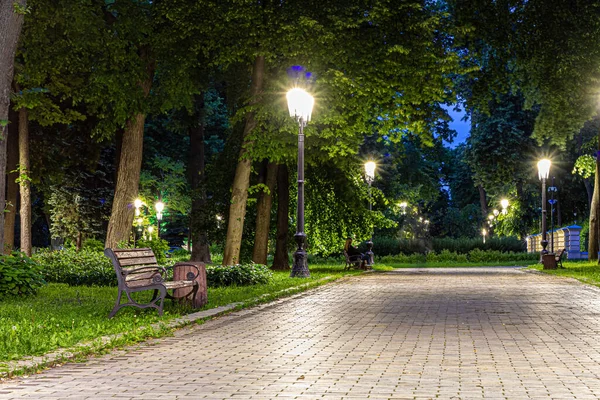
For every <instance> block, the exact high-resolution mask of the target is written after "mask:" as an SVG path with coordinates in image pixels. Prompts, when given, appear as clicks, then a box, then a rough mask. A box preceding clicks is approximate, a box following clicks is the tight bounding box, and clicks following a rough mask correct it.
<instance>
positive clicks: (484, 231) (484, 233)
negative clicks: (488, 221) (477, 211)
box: [481, 229, 487, 244]
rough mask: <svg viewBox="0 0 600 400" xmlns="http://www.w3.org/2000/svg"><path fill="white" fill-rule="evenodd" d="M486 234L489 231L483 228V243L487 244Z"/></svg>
mask: <svg viewBox="0 0 600 400" xmlns="http://www.w3.org/2000/svg"><path fill="white" fill-rule="evenodd" d="M485 235H487V231H486V230H485V229H482V230H481V236H483V243H484V244H485Z"/></svg>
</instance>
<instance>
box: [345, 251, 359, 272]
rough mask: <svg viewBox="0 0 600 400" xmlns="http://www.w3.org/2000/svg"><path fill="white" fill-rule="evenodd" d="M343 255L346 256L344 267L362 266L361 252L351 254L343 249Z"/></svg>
mask: <svg viewBox="0 0 600 400" xmlns="http://www.w3.org/2000/svg"><path fill="white" fill-rule="evenodd" d="M344 257H346V266H345V267H344V269H350V268H362V264H363V260H362V255H361V254H355V255H352V256H351V255H349V254H348V252H347V251H346V250H344Z"/></svg>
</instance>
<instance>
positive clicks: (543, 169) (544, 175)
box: [537, 158, 552, 256]
mask: <svg viewBox="0 0 600 400" xmlns="http://www.w3.org/2000/svg"><path fill="white" fill-rule="evenodd" d="M551 165H552V163H551V162H550V160H548V159H546V158H545V159H543V160H540V161H539V162H538V164H537V167H538V176H539V178H540V180H541V181H542V242H541V244H542V251H541V254H542V256H543V255H544V254H548V250H546V247H547V246H548V239H547V236H546V179H548V175H550V166H551Z"/></svg>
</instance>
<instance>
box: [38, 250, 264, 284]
mask: <svg viewBox="0 0 600 400" xmlns="http://www.w3.org/2000/svg"><path fill="white" fill-rule="evenodd" d="M179 253H183V252H179ZM181 255H182V254H177V256H181ZM34 258H35V261H36V262H37V263H38V264H39V266H40V269H41V271H43V276H44V278H45V280H46V281H47V282H56V283H67V284H69V285H71V286H77V285H84V286H116V285H117V277H116V276H115V270H114V269H113V266H112V264H111V262H110V260H109V259H108V258H107V257H106V256H105V255H104V254H103V252H101V251H94V250H88V249H82V250H80V251H75V250H74V249H65V250H61V251H50V250H42V251H40V252H38V253H36V254H35V255H34ZM188 259H189V257H188ZM165 260H166V259H165ZM174 262H175V259H171V260H167V262H166V263H161V264H162V265H165V264H167V265H170V264H173V263H174ZM159 263H160V262H159ZM206 275H207V277H206V278H207V281H208V285H209V286H229V285H254V284H257V283H268V282H269V281H270V280H271V277H272V275H273V274H272V272H271V271H270V270H269V269H268V268H267V267H266V266H264V265H258V264H244V265H236V266H234V267H223V266H207V267H206Z"/></svg>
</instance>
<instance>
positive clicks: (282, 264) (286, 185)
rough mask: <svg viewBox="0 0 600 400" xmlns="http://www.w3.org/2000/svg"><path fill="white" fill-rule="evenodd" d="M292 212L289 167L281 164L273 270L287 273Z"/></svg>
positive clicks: (278, 176) (278, 177)
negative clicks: (290, 214)
mask: <svg viewBox="0 0 600 400" xmlns="http://www.w3.org/2000/svg"><path fill="white" fill-rule="evenodd" d="M289 212H290V176H289V173H288V167H287V165H285V164H280V165H279V167H278V168H277V241H276V242H275V256H274V257H273V266H272V267H271V268H272V269H275V270H280V271H281V270H283V271H287V270H289V269H290V259H289V256H288V235H289V229H290V227H289V223H290V219H289Z"/></svg>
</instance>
